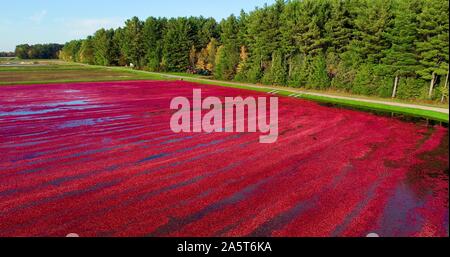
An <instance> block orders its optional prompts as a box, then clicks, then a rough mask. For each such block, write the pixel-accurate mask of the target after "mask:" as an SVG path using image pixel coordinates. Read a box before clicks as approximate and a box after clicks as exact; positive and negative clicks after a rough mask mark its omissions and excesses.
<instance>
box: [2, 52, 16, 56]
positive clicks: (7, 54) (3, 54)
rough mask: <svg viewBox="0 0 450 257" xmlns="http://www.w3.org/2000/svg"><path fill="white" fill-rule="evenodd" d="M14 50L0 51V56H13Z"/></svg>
mask: <svg viewBox="0 0 450 257" xmlns="http://www.w3.org/2000/svg"><path fill="white" fill-rule="evenodd" d="M14 56H15V54H14V52H0V57H14Z"/></svg>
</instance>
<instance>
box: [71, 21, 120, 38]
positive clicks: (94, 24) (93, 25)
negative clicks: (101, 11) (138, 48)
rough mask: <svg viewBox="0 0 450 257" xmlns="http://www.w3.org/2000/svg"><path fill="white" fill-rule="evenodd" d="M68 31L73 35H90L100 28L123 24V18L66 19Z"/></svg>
mask: <svg viewBox="0 0 450 257" xmlns="http://www.w3.org/2000/svg"><path fill="white" fill-rule="evenodd" d="M65 23H66V27H67V29H68V33H69V34H70V36H73V37H86V36H88V35H92V34H93V33H94V32H95V31H97V30H98V29H101V28H105V29H110V28H118V27H120V26H122V25H123V19H119V18H101V19H75V20H69V21H66V22H65Z"/></svg>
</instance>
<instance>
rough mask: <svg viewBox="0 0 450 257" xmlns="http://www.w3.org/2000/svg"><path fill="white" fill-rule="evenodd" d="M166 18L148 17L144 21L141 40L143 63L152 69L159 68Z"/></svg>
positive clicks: (156, 69)
mask: <svg viewBox="0 0 450 257" xmlns="http://www.w3.org/2000/svg"><path fill="white" fill-rule="evenodd" d="M166 22H167V21H166V19H157V18H154V17H150V18H148V19H147V20H146V21H145V23H144V28H143V40H144V46H145V49H146V56H145V61H144V65H147V67H148V68H149V69H150V70H152V71H158V70H159V69H160V64H161V59H162V48H163V31H164V30H165V25H166Z"/></svg>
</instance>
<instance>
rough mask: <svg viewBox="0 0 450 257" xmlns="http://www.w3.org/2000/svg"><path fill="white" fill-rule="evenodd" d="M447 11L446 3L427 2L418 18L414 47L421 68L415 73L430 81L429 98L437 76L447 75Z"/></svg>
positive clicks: (435, 0) (430, 0)
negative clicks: (416, 38)
mask: <svg viewBox="0 0 450 257" xmlns="http://www.w3.org/2000/svg"><path fill="white" fill-rule="evenodd" d="M448 11H449V10H448V1H442V0H429V1H428V2H427V3H426V4H424V5H423V10H422V13H421V14H420V15H419V16H418V20H419V28H418V34H419V37H420V39H419V41H418V42H417V43H416V46H417V50H418V52H419V55H420V63H421V65H422V68H421V69H420V70H418V71H417V73H418V74H419V75H420V76H422V78H424V79H428V80H430V81H431V82H430V88H429V93H428V97H429V98H432V96H433V89H434V87H435V85H436V83H437V81H438V78H439V76H446V74H447V73H448V55H449V50H448V48H449V44H448V40H449V39H448V35H449V27H448V26H449V24H448Z"/></svg>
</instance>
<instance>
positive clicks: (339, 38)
mask: <svg viewBox="0 0 450 257" xmlns="http://www.w3.org/2000/svg"><path fill="white" fill-rule="evenodd" d="M348 3H349V2H348V1H341V0H332V1H331V14H330V18H329V19H328V20H327V22H326V24H325V35H326V36H325V37H326V43H327V44H328V46H329V50H328V51H330V52H334V53H337V54H341V53H343V52H345V51H346V50H347V47H348V45H349V44H350V41H351V39H352V17H351V14H350V8H349V5H348Z"/></svg>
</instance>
